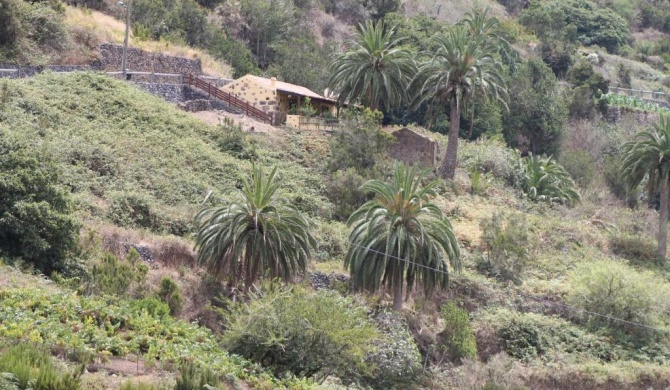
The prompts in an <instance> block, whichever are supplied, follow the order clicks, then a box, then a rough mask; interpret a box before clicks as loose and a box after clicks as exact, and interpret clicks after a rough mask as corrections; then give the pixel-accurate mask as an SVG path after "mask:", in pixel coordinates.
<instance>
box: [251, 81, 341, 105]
mask: <svg viewBox="0 0 670 390" xmlns="http://www.w3.org/2000/svg"><path fill="white" fill-rule="evenodd" d="M246 77H250V78H251V79H253V80H254V81H256V82H258V83H259V84H261V85H264V86H266V87H268V88H273V89H276V90H278V91H281V92H285V93H293V94H296V95H300V96H309V97H310V98H312V99H319V100H327V101H331V102H333V103H335V102H337V101H336V100H334V99H330V98H327V97H325V96H321V95H319V94H318V93H316V92H313V91H311V90H309V89H307V88H305V87H301V86H299V85H295V84H291V83H285V82H283V81H279V80H276V81H274V85H272V82H273V80H270V79H266V78H264V77H258V76H254V75H247V76H246Z"/></svg>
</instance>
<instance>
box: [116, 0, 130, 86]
mask: <svg viewBox="0 0 670 390" xmlns="http://www.w3.org/2000/svg"><path fill="white" fill-rule="evenodd" d="M130 2H131V0H128V3H127V4H124V3H123V1H119V2H118V3H117V4H118V5H120V6H121V7H124V8H125V9H126V35H125V36H124V38H123V55H122V57H121V73H122V74H123V79H124V80H126V72H127V69H126V56H127V55H128V34H129V33H130Z"/></svg>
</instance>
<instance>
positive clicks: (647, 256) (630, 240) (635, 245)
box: [610, 234, 662, 266]
mask: <svg viewBox="0 0 670 390" xmlns="http://www.w3.org/2000/svg"><path fill="white" fill-rule="evenodd" d="M610 247H611V248H612V252H614V253H615V254H617V255H619V256H622V257H625V258H626V259H628V260H631V261H632V262H634V263H636V264H640V265H647V266H649V265H655V264H660V263H661V262H662V259H660V258H659V257H658V255H657V254H656V242H655V241H654V240H653V239H650V238H648V237H644V236H638V235H630V234H613V235H612V236H611V237H610Z"/></svg>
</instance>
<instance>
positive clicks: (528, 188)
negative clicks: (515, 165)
mask: <svg viewBox="0 0 670 390" xmlns="http://www.w3.org/2000/svg"><path fill="white" fill-rule="evenodd" d="M521 187H522V188H523V191H524V192H525V193H526V196H527V197H528V199H530V200H532V201H536V202H547V203H561V204H565V205H567V206H573V205H574V204H575V203H578V202H579V201H580V196H579V192H577V190H576V189H575V182H574V181H573V180H572V178H571V177H570V174H569V173H568V172H567V171H566V170H565V169H563V167H562V166H561V165H560V164H558V163H556V161H554V159H552V158H551V157H545V158H542V157H538V156H533V155H531V156H529V157H527V158H526V161H525V164H524V172H523V177H522V179H521Z"/></svg>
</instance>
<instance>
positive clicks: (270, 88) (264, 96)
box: [221, 74, 337, 123]
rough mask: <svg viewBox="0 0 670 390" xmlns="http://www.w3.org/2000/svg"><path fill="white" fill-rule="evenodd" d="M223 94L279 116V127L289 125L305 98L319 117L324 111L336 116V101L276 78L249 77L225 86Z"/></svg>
mask: <svg viewBox="0 0 670 390" xmlns="http://www.w3.org/2000/svg"><path fill="white" fill-rule="evenodd" d="M221 89H222V90H223V91H225V92H228V93H230V94H232V95H235V96H237V97H238V98H240V99H243V100H245V101H247V102H249V103H251V104H253V105H254V106H256V108H258V109H260V110H263V111H265V112H267V113H273V112H276V113H277V114H276V115H277V118H279V123H284V122H285V121H286V116H287V115H288V113H289V110H291V108H300V106H301V105H302V104H304V102H305V98H310V100H311V105H312V107H314V108H315V109H316V111H317V113H323V112H325V111H328V112H330V113H331V114H333V115H335V114H336V113H337V101H335V100H333V99H328V98H326V97H324V96H321V95H319V94H318V93H316V92H313V91H310V90H309V89H307V88H305V87H301V86H299V85H294V84H290V83H285V82H283V81H278V80H277V79H276V78H274V77H273V78H270V79H266V78H263V77H258V76H253V75H249V74H248V75H246V76H243V77H240V78H239V79H237V80H235V81H233V82H231V83H230V84H227V85H225V86H224V87H223V88H221Z"/></svg>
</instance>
